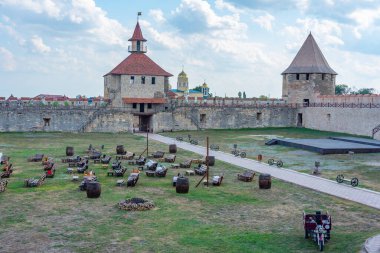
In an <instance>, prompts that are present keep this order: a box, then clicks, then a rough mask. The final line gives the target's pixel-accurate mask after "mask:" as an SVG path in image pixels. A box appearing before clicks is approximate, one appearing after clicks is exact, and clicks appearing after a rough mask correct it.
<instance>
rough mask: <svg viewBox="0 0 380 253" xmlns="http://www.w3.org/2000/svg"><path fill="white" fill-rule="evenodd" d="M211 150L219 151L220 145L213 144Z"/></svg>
mask: <svg viewBox="0 0 380 253" xmlns="http://www.w3.org/2000/svg"><path fill="white" fill-rule="evenodd" d="M210 149H211V150H215V151H219V145H218V144H211V145H210Z"/></svg>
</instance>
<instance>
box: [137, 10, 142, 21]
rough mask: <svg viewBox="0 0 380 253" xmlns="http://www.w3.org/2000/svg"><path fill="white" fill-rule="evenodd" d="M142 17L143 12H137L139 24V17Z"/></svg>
mask: <svg viewBox="0 0 380 253" xmlns="http://www.w3.org/2000/svg"><path fill="white" fill-rule="evenodd" d="M141 15H142V13H141V11H139V12H137V22H139V16H141Z"/></svg>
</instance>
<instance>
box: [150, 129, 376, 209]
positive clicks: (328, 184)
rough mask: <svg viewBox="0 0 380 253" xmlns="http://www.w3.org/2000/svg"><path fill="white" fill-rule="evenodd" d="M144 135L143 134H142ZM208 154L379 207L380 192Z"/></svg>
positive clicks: (199, 149) (196, 149)
mask: <svg viewBox="0 0 380 253" xmlns="http://www.w3.org/2000/svg"><path fill="white" fill-rule="evenodd" d="M142 136H145V135H142ZM149 138H150V139H153V140H156V141H159V142H163V143H166V144H174V143H175V144H177V147H178V148H182V149H185V150H188V151H191V152H194V153H197V154H200V155H205V154H206V148H205V147H202V146H195V145H192V144H190V143H188V142H179V141H176V140H175V139H172V138H169V137H165V136H162V135H158V134H150V135H149ZM210 155H211V156H215V158H216V159H217V160H221V161H224V162H227V163H230V164H233V165H236V166H240V167H243V168H246V169H250V170H253V171H256V172H259V173H269V174H271V175H272V176H273V177H275V178H278V179H281V180H284V181H287V182H291V183H294V184H297V185H300V186H303V187H306V188H310V189H313V190H316V191H320V192H323V193H327V194H330V195H333V196H336V197H340V198H343V199H348V200H351V201H354V202H357V203H361V204H364V205H367V206H370V207H374V208H376V209H380V193H379V192H375V191H371V190H367V189H362V188H353V187H352V186H350V185H346V184H338V183H337V182H335V181H332V180H328V179H324V178H320V177H316V176H312V175H308V174H305V173H300V172H297V171H293V170H289V169H283V168H277V167H274V166H269V165H267V164H265V163H260V162H258V161H256V160H252V159H247V158H240V157H235V156H233V155H231V154H228V153H224V152H221V151H212V150H210Z"/></svg>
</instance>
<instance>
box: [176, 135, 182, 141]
mask: <svg viewBox="0 0 380 253" xmlns="http://www.w3.org/2000/svg"><path fill="white" fill-rule="evenodd" d="M175 139H176V140H177V141H183V138H182V137H181V136H177V137H176V138H175Z"/></svg>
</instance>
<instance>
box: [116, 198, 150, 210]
mask: <svg viewBox="0 0 380 253" xmlns="http://www.w3.org/2000/svg"><path fill="white" fill-rule="evenodd" d="M118 207H119V208H120V209H122V210H126V211H146V210H150V209H153V208H154V207H155V206H154V203H153V202H152V201H149V200H145V199H141V198H131V199H126V200H123V201H121V202H119V203H118Z"/></svg>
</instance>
